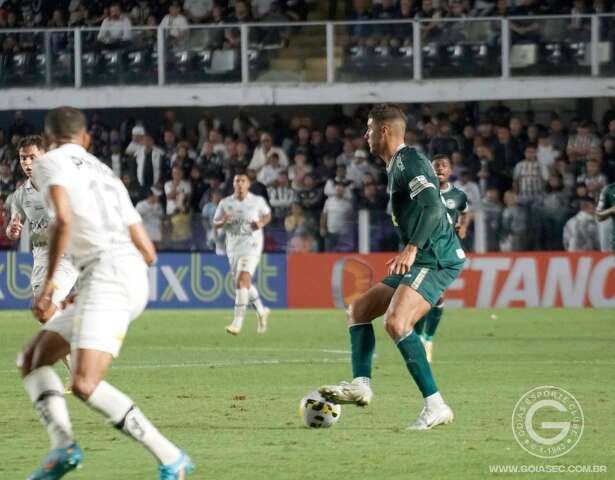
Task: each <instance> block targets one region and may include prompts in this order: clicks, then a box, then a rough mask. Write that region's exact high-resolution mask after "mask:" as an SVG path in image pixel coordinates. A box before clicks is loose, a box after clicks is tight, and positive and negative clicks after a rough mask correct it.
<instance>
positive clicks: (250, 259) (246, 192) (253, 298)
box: [214, 173, 271, 335]
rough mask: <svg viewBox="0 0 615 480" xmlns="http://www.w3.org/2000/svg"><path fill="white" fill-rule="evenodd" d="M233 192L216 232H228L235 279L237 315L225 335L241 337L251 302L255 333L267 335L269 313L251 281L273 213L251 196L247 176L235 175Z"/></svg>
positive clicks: (221, 206) (222, 206)
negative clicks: (255, 323) (264, 233)
mask: <svg viewBox="0 0 615 480" xmlns="http://www.w3.org/2000/svg"><path fill="white" fill-rule="evenodd" d="M233 190H234V193H233V195H231V196H229V197H226V198H224V199H223V200H222V201H221V202H220V203H219V204H218V208H217V209H216V213H215V215H214V228H216V229H219V228H223V229H224V231H225V232H226V254H227V256H228V261H229V264H230V266H231V272H232V274H233V278H234V279H235V315H234V318H233V323H231V324H230V325H228V326H227V327H226V331H227V332H228V333H230V334H231V335H239V333H240V332H241V328H242V327H243V321H244V318H245V315H246V308H247V306H248V302H249V303H250V304H252V306H254V308H255V310H256V316H257V318H258V323H257V328H256V331H257V332H258V333H265V332H266V331H267V319H268V317H269V313H270V310H269V309H268V308H267V307H264V306H263V302H262V301H261V299H260V296H259V295H258V290H257V289H256V287H255V286H254V285H252V277H253V276H254V272H255V271H256V267H257V266H258V263H259V262H260V259H261V254H262V253H263V227H264V226H265V225H267V224H268V223H269V222H270V221H271V209H270V208H269V205H267V202H266V201H265V199H264V198H263V197H261V196H259V195H253V194H252V193H250V179H249V178H248V176H247V175H246V174H243V173H238V174H237V175H235V177H234V178H233Z"/></svg>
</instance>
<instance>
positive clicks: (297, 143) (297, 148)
mask: <svg viewBox="0 0 615 480" xmlns="http://www.w3.org/2000/svg"><path fill="white" fill-rule="evenodd" d="M310 140H311V136H310V130H309V128H307V127H299V128H298V129H297V135H296V138H295V140H294V142H293V145H292V147H291V148H290V156H291V157H294V156H295V155H296V154H297V153H298V152H301V153H303V154H304V155H305V156H306V157H307V159H308V160H311V161H313V160H314V158H313V155H312V143H311V142H310Z"/></svg>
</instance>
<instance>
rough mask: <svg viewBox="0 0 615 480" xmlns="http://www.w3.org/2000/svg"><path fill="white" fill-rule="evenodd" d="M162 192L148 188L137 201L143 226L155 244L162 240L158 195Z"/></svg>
mask: <svg viewBox="0 0 615 480" xmlns="http://www.w3.org/2000/svg"><path fill="white" fill-rule="evenodd" d="M161 194H162V192H161V191H160V190H158V189H157V188H154V187H152V188H150V191H149V195H148V196H147V198H145V199H144V200H141V201H140V202H139V203H137V206H136V209H137V212H139V214H140V215H141V218H142V219H143V226H144V227H145V230H146V231H147V234H148V235H149V237H150V238H151V239H152V241H153V242H154V244H155V245H157V246H158V245H159V244H160V242H161V241H162V216H163V212H162V205H161V204H160V195H161Z"/></svg>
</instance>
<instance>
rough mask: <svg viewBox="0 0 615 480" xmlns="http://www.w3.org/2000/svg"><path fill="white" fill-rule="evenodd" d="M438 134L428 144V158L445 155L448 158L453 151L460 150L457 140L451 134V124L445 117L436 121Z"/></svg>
mask: <svg viewBox="0 0 615 480" xmlns="http://www.w3.org/2000/svg"><path fill="white" fill-rule="evenodd" d="M437 128H438V133H437V134H436V136H435V137H434V138H433V139H432V140H431V142H429V157H430V158H432V157H434V156H436V155H446V156H448V157H450V156H451V155H452V153H453V152H454V151H457V150H459V149H460V148H461V145H459V142H458V141H457V139H456V138H455V137H454V136H453V135H452V134H451V124H450V122H449V121H448V118H446V117H445V116H442V117H440V119H439V120H438V127H437Z"/></svg>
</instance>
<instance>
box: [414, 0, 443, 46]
mask: <svg viewBox="0 0 615 480" xmlns="http://www.w3.org/2000/svg"><path fill="white" fill-rule="evenodd" d="M443 16H444V14H443V12H442V10H440V9H439V8H435V7H434V4H433V0H422V2H421V9H420V10H419V12H418V13H417V17H419V18H421V19H425V20H434V21H431V22H429V23H425V24H423V25H421V35H422V37H423V39H424V41H425V42H437V41H439V40H440V37H441V35H442V32H443V30H442V22H437V21H435V20H439V19H441V18H442V17H443Z"/></svg>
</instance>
